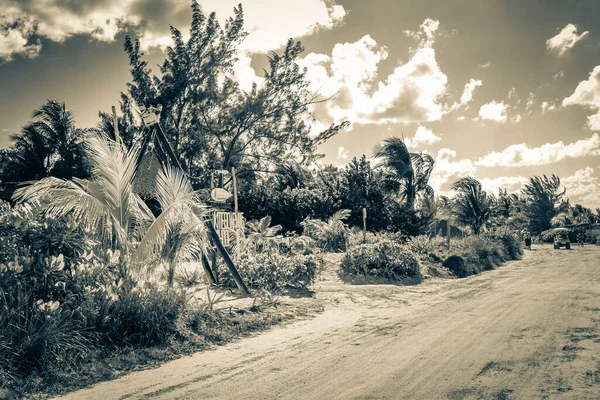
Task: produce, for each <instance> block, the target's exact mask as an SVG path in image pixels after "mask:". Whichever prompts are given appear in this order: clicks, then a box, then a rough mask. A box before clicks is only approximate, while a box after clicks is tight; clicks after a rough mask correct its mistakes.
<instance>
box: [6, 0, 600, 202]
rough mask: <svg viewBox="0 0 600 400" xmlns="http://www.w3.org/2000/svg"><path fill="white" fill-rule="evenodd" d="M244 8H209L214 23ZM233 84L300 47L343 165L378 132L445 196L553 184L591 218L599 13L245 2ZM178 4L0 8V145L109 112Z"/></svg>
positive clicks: (377, 2) (594, 7) (559, 8)
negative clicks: (55, 119) (270, 57)
mask: <svg viewBox="0 0 600 400" xmlns="http://www.w3.org/2000/svg"><path fill="white" fill-rule="evenodd" d="M238 2H239V1H230V0H204V1H199V3H200V4H201V6H202V8H203V9H204V10H205V11H207V12H209V11H213V10H214V11H216V12H217V14H218V16H219V18H220V19H221V20H222V19H224V18H226V17H228V16H230V15H231V14H232V9H233V7H234V5H236V4H237V3H238ZM243 5H244V11H245V16H246V29H247V30H248V32H250V35H249V36H248V38H247V39H246V41H245V42H244V44H243V49H241V51H240V61H239V62H238V64H237V65H236V68H235V72H236V75H237V76H238V78H239V80H240V81H241V82H242V84H243V85H250V84H251V82H252V81H255V82H257V83H260V73H259V72H260V71H261V67H262V66H263V64H264V60H265V56H264V54H265V53H266V52H268V51H270V50H278V49H280V48H281V46H282V45H283V44H284V43H285V42H286V40H287V39H288V38H289V37H294V38H296V39H300V40H301V41H302V43H303V44H304V46H305V47H306V52H305V55H304V58H303V59H302V61H301V63H302V66H305V67H306V68H307V70H308V76H309V78H310V81H311V86H312V88H313V89H314V90H315V91H319V92H321V93H323V94H324V95H331V94H335V99H334V100H333V101H331V102H329V103H327V104H325V105H324V106H320V107H319V108H318V109H316V110H315V112H316V114H317V115H318V117H319V121H318V122H317V123H316V125H315V127H314V128H315V130H317V129H319V127H320V126H326V125H329V124H330V123H331V122H339V121H342V120H348V121H350V122H352V126H351V129H349V130H348V131H346V132H343V133H342V134H340V135H338V136H337V137H335V138H333V139H332V140H331V141H329V142H328V143H326V144H325V145H324V146H323V149H322V150H323V152H324V153H325V154H326V155H327V157H326V160H325V161H326V162H332V163H335V164H338V165H341V164H344V163H346V162H348V161H349V160H350V159H351V158H352V157H354V156H360V155H362V154H367V156H370V155H371V150H372V148H373V147H374V145H376V144H377V143H379V142H381V141H382V140H383V139H385V138H386V137H389V136H394V135H395V136H404V137H405V138H406V143H407V144H408V145H409V148H410V149H412V150H414V151H426V152H429V153H430V154H433V155H434V156H435V158H436V168H435V171H434V174H433V176H432V180H431V183H432V185H433V186H434V188H435V189H436V190H437V191H438V192H439V193H444V192H447V191H448V190H449V188H450V186H451V184H452V182H454V181H455V180H456V179H457V178H459V177H460V176H464V175H474V176H475V177H477V178H478V179H479V180H480V181H481V182H482V183H483V184H484V186H485V187H486V188H487V189H488V190H490V191H493V192H496V191H497V189H498V188H499V187H507V188H508V189H509V190H510V191H515V190H518V189H519V188H520V187H521V186H522V185H523V183H524V181H525V180H526V179H527V177H529V176H531V175H534V174H552V173H555V174H557V175H559V176H560V177H561V178H562V181H563V183H564V184H565V186H566V187H567V193H568V195H569V197H570V199H571V201H572V202H573V203H575V202H580V203H583V204H584V205H586V206H589V207H600V136H599V134H600V1H597V0H576V1H575V0H573V1H570V2H565V1H561V0H528V1H522V0H504V1H500V0H453V1H447V0H374V1H361V0H348V1H346V0H323V1H321V0H303V1H297V0H248V1H246V2H244V3H243ZM189 10H190V8H189V1H188V0H89V1H85V2H84V1H78V0H17V1H15V0H0V91H1V92H0V93H1V96H0V104H1V107H0V147H6V146H8V145H9V144H10V142H9V140H8V136H9V135H10V134H11V133H14V132H16V131H18V129H19V128H20V127H21V126H22V125H24V124H25V123H26V122H27V121H28V119H29V117H30V115H31V111H32V110H33V109H34V108H36V107H39V106H40V105H41V104H43V103H44V101H45V100H46V99H59V100H62V101H65V102H66V104H67V108H69V109H71V110H72V111H73V112H74V113H75V116H76V120H77V123H78V125H79V126H82V127H85V126H93V125H95V124H96V123H97V115H98V111H99V110H105V111H108V110H109V109H110V106H111V105H114V104H117V100H118V96H119V92H120V91H122V90H124V89H125V83H126V82H127V81H128V78H129V72H128V66H127V58H126V56H125V54H124V52H123V47H122V45H123V39H124V37H125V35H126V34H130V35H137V36H138V37H140V38H141V42H142V46H143V47H144V48H145V49H146V52H147V54H148V59H149V61H150V62H151V65H156V64H157V63H159V62H160V61H161V60H162V58H163V56H164V53H162V50H161V49H164V47H165V46H167V45H169V36H168V29H169V24H171V25H174V26H176V27H179V28H181V29H182V30H185V29H186V28H187V27H188V26H189V22H190V11H189Z"/></svg>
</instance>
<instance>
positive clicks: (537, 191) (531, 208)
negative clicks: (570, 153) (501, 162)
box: [521, 175, 566, 235]
mask: <svg viewBox="0 0 600 400" xmlns="http://www.w3.org/2000/svg"><path fill="white" fill-rule="evenodd" d="M565 193H566V189H563V190H560V178H559V177H558V176H556V175H552V176H549V177H548V176H546V175H544V176H533V177H531V178H529V182H528V183H527V184H526V185H525V187H524V188H523V189H522V191H521V195H522V197H523V199H524V201H525V209H526V214H527V217H528V218H529V230H530V231H531V233H533V234H535V235H537V234H539V233H541V232H543V231H545V230H547V229H550V228H551V227H552V222H551V221H552V218H554V217H555V216H556V215H557V214H558V213H560V212H561V211H562V210H564V209H565V207H566V205H565V203H564V202H563V198H564V195H565Z"/></svg>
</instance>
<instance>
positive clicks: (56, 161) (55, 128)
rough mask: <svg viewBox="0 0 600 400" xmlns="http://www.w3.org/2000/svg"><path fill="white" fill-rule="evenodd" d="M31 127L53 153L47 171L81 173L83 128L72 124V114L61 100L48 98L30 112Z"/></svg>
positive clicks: (63, 174)
mask: <svg viewBox="0 0 600 400" xmlns="http://www.w3.org/2000/svg"><path fill="white" fill-rule="evenodd" d="M33 119H34V121H33V122H32V124H31V125H32V127H33V128H34V129H35V130H37V131H39V132H40V133H41V134H42V135H43V136H45V138H46V140H47V141H48V144H49V146H50V149H51V150H52V152H53V153H54V156H53V157H52V158H51V159H52V161H53V162H52V166H51V171H50V174H51V175H53V176H58V177H63V178H70V177H73V176H79V177H81V176H82V175H84V174H85V171H84V170H83V163H84V159H83V158H84V152H83V146H82V139H83V137H84V134H85V131H84V130H82V129H78V128H77V127H76V126H75V119H74V118H73V113H72V112H71V111H69V110H67V108H66V107H65V103H64V102H59V101H56V100H48V101H47V102H46V103H45V104H44V105H42V106H41V107H40V108H39V109H37V110H35V111H34V112H33Z"/></svg>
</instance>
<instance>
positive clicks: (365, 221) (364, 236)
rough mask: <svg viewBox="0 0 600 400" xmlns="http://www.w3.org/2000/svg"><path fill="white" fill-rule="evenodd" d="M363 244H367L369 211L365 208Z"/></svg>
mask: <svg viewBox="0 0 600 400" xmlns="http://www.w3.org/2000/svg"><path fill="white" fill-rule="evenodd" d="M363 243H367V209H366V208H365V207H363Z"/></svg>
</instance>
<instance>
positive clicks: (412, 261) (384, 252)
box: [342, 240, 422, 280]
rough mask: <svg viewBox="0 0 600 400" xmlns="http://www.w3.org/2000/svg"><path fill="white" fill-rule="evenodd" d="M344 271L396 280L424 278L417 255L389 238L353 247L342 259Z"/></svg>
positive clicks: (350, 273) (351, 273)
mask: <svg viewBox="0 0 600 400" xmlns="http://www.w3.org/2000/svg"><path fill="white" fill-rule="evenodd" d="M342 271H343V272H344V273H346V274H349V275H365V276H376V277H382V278H387V279H395V280H398V279H401V278H403V277H416V278H418V279H419V280H420V279H421V278H422V277H421V272H420V269H419V262H418V261H417V259H416V258H415V256H414V255H413V254H412V253H411V252H410V251H408V250H406V249H405V248H404V247H403V246H402V245H400V244H397V243H394V242H391V241H388V240H383V241H380V242H378V243H374V244H361V245H358V246H354V247H351V248H350V249H349V250H348V251H347V252H346V254H345V255H344V258H343V259H342Z"/></svg>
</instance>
